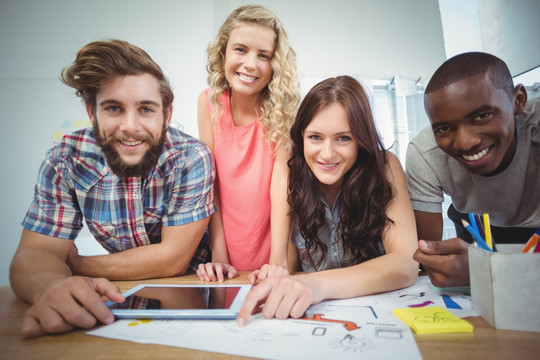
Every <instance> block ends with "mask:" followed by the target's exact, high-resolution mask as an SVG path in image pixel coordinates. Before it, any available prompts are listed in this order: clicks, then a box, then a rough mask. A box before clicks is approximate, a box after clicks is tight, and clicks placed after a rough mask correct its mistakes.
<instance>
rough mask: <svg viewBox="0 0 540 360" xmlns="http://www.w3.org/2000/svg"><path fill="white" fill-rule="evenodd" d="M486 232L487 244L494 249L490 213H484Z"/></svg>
mask: <svg viewBox="0 0 540 360" xmlns="http://www.w3.org/2000/svg"><path fill="white" fill-rule="evenodd" d="M483 217H484V234H485V235H486V237H485V239H486V244H487V245H488V246H489V247H490V248H491V250H493V245H494V244H493V242H492V239H491V225H490V223H489V214H484V215H483Z"/></svg>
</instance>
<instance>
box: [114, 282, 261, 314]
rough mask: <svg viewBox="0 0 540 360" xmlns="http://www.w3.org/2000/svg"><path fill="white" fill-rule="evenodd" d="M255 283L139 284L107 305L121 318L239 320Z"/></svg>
mask: <svg viewBox="0 0 540 360" xmlns="http://www.w3.org/2000/svg"><path fill="white" fill-rule="evenodd" d="M250 289H251V285H243V284H238V285H224V284H219V285H218V284H214V285H210V284H209V285H162V284H141V285H137V286H135V287H133V288H131V289H129V290H127V291H126V292H124V293H123V295H124V296H125V297H126V300H125V301H124V302H121V303H115V302H112V301H110V300H109V301H107V302H106V303H105V304H106V305H107V306H108V307H109V308H110V309H111V311H112V313H113V314H114V316H115V317H116V318H119V319H134V318H136V319H235V318H236V316H237V315H238V312H239V311H240V308H241V307H242V304H243V303H244V299H245V297H246V295H247V293H248V292H249V290H250Z"/></svg>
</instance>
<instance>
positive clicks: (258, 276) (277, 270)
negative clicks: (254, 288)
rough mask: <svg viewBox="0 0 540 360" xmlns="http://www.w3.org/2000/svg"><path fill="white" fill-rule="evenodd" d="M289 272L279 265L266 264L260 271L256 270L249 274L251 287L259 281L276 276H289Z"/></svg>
mask: <svg viewBox="0 0 540 360" xmlns="http://www.w3.org/2000/svg"><path fill="white" fill-rule="evenodd" d="M289 275H290V274H289V270H287V269H286V268H284V267H283V266H279V265H268V264H264V265H263V266H262V267H261V268H260V269H259V270H255V271H254V272H252V273H251V274H249V277H248V278H249V282H250V283H251V285H255V284H256V283H258V282H259V281H262V280H264V279H266V278H269V277H276V276H289Z"/></svg>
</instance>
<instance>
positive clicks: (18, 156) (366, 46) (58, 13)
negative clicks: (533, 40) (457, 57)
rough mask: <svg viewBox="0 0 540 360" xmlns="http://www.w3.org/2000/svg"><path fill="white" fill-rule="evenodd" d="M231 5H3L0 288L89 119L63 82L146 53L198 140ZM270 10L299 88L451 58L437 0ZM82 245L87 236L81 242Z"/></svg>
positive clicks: (297, 4) (336, 0)
mask: <svg viewBox="0 0 540 360" xmlns="http://www.w3.org/2000/svg"><path fill="white" fill-rule="evenodd" d="M247 3H252V2H247V1H234V0H160V1H147V0H93V1H82V0H1V1H0V64H1V67H0V122H1V125H2V134H3V138H2V141H1V145H0V146H1V151H0V167H1V169H2V174H3V176H2V177H1V180H0V181H1V183H0V185H1V186H0V194H1V196H0V199H1V200H2V205H1V208H0V218H1V219H2V220H1V221H2V223H1V224H2V230H3V231H2V237H3V239H2V251H1V252H0V285H5V284H8V269H9V263H10V262H11V258H12V256H13V253H14V252H15V249H16V247H17V244H18V241H19V237H20V233H21V226H20V222H21V221H22V219H23V217H24V214H25V213H26V210H27V208H28V206H29V204H30V201H31V199H32V195H33V186H34V183H35V180H36V174H37V169H38V167H39V164H40V162H41V160H42V158H43V155H44V153H45V151H46V150H47V149H48V148H49V147H50V146H51V145H52V144H53V141H54V138H53V135H54V134H55V132H56V131H58V130H65V131H66V129H65V124H66V122H67V123H69V124H71V123H73V122H74V121H79V120H80V121H85V120H86V114H85V112H84V108H83V106H82V103H81V102H80V100H79V99H78V98H77V97H75V95H74V94H73V91H72V89H70V88H68V87H66V86H65V85H63V84H61V83H60V81H59V80H58V75H59V73H60V70H61V69H62V68H63V67H64V66H67V65H69V64H70V63H71V62H72V61H73V60H74V58H75V54H76V52H77V51H78V50H79V49H80V48H81V47H82V46H83V45H85V44H86V43H88V42H90V41H93V40H98V39H102V38H121V39H124V40H127V41H129V42H132V43H134V44H135V45H138V46H140V47H142V48H143V49H145V50H146V51H147V52H148V53H149V54H150V55H151V56H152V57H153V58H154V59H155V60H156V61H157V62H158V63H159V64H160V65H161V66H162V68H163V70H164V72H165V73H166V74H167V75H168V77H169V78H170V80H171V82H172V84H173V86H174V88H175V95H176V100H175V103H174V114H173V123H174V124H176V125H181V126H182V127H183V128H184V130H185V131H186V132H188V133H190V134H193V135H197V127H196V98H197V95H198V93H199V92H200V91H201V90H202V89H203V88H204V87H205V85H206V70H205V64H206V54H205V50H206V47H207V45H208V43H209V42H210V41H211V40H212V39H213V38H214V36H215V34H216V32H217V29H218V28H219V26H220V25H221V23H222V22H223V21H224V20H225V18H226V17H227V15H228V14H229V13H230V12H231V11H232V10H233V9H235V8H236V7H238V6H240V5H243V4H247ZM255 3H258V4H261V5H264V6H266V7H268V8H269V9H271V10H272V11H274V12H275V13H276V14H277V15H278V17H280V19H281V21H282V22H283V24H284V25H285V27H286V29H287V31H288V33H289V37H290V41H291V43H292V46H293V47H294V48H295V49H296V51H297V54H298V62H299V68H300V72H301V81H302V88H303V89H304V91H307V90H308V89H309V88H310V87H311V85H313V83H314V82H315V81H318V80H319V79H321V78H324V77H327V76H335V75H341V74H350V75H357V76H360V77H380V78H391V77H392V75H394V74H401V75H406V76H412V77H419V76H424V75H426V74H430V73H431V72H432V71H433V70H434V69H435V68H436V67H437V66H438V65H439V64H440V63H441V62H442V61H443V60H444V45H443V41H442V29H441V23H440V16H439V8H438V3H437V1H436V0H413V1H407V2H404V1H401V0H379V1H369V0H362V1H358V0H333V1H321V0H304V1H290V0H287V1H283V0H273V1H270V0H268V1H255ZM84 241H86V238H85V239H84Z"/></svg>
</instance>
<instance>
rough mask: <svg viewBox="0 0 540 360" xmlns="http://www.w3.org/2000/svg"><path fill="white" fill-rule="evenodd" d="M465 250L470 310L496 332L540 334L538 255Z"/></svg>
mask: <svg viewBox="0 0 540 360" xmlns="http://www.w3.org/2000/svg"><path fill="white" fill-rule="evenodd" d="M522 248H523V245H517V246H516V245H506V246H505V245H504V244H497V249H498V252H489V251H486V250H482V249H480V248H477V247H475V246H472V245H470V246H469V270H470V276H471V297H472V309H473V310H474V311H476V312H477V313H478V314H479V315H480V316H482V317H483V318H484V319H485V320H486V321H487V322H488V323H490V324H491V326H493V327H494V328H496V329H504V330H519V331H534V332H540V311H538V301H540V254H534V253H529V254H523V253H521V249H522Z"/></svg>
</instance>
